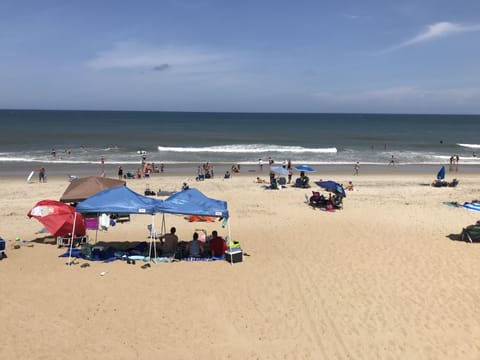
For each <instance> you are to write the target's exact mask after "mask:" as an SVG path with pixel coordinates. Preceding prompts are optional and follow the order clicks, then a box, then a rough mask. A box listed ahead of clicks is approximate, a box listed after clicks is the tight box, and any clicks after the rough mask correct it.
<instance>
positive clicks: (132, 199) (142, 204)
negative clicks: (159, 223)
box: [76, 186, 162, 258]
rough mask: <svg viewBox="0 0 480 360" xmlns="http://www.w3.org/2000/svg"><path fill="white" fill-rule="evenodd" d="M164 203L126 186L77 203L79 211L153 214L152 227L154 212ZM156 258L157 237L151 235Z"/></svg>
mask: <svg viewBox="0 0 480 360" xmlns="http://www.w3.org/2000/svg"><path fill="white" fill-rule="evenodd" d="M159 203H162V201H161V200H157V199H153V198H149V197H146V196H143V195H140V194H137V193H136V192H134V191H133V190H131V189H129V188H128V187H126V186H120V187H116V188H111V189H107V190H104V191H101V192H99V193H97V194H95V195H93V196H91V197H89V198H88V199H86V200H84V201H82V202H80V203H78V204H77V206H76V209H77V211H78V212H79V213H83V214H84V213H91V214H92V213H93V214H103V213H105V214H120V215H125V214H128V215H130V214H147V215H152V227H153V228H155V226H154V216H153V215H154V214H155V213H156V206H158V204H159ZM152 246H153V252H154V257H155V258H156V257H157V256H156V246H155V238H154V237H152V236H151V241H150V255H151V253H152Z"/></svg>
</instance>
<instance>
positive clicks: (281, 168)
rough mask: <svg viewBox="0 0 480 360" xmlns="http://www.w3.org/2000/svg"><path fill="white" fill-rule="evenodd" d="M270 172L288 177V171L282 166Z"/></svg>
mask: <svg viewBox="0 0 480 360" xmlns="http://www.w3.org/2000/svg"><path fill="white" fill-rule="evenodd" d="M270 170H272V171H273V172H274V173H277V174H280V175H288V170H287V169H285V168H284V167H281V166H272V167H270Z"/></svg>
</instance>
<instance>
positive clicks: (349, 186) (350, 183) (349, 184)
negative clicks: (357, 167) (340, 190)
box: [347, 181, 353, 191]
mask: <svg viewBox="0 0 480 360" xmlns="http://www.w3.org/2000/svg"><path fill="white" fill-rule="evenodd" d="M347 190H348V191H353V183H352V182H351V181H349V182H348V186H347Z"/></svg>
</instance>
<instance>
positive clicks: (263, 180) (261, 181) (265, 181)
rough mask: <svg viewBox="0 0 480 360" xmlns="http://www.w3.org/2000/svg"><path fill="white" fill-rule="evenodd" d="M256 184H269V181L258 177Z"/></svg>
mask: <svg viewBox="0 0 480 360" xmlns="http://www.w3.org/2000/svg"><path fill="white" fill-rule="evenodd" d="M256 182H257V183H259V184H268V181H267V180H265V179H261V178H260V176H257V179H256Z"/></svg>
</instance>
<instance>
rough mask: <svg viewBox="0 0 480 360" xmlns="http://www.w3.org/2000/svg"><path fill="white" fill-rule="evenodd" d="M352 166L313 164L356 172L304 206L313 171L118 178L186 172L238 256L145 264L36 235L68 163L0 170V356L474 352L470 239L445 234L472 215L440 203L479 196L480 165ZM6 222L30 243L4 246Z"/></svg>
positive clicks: (143, 237)
mask: <svg viewBox="0 0 480 360" xmlns="http://www.w3.org/2000/svg"><path fill="white" fill-rule="evenodd" d="M352 169H353V168H352ZM352 172H353V170H350V167H349V169H348V171H342V172H338V173H333V172H332V173H317V174H313V176H311V179H312V180H318V179H320V178H323V179H332V180H336V181H338V182H341V183H344V184H346V183H348V181H350V180H351V181H353V182H354V184H355V190H354V191H350V192H348V193H347V198H346V199H345V200H344V209H342V210H339V211H336V212H325V211H321V210H318V209H313V208H312V207H310V206H308V205H307V204H305V195H308V196H309V195H310V194H311V191H312V190H318V189H319V188H318V187H316V186H315V185H313V187H312V188H311V189H297V188H291V187H288V188H286V189H282V190H278V191H275V190H264V189H263V188H262V185H261V184H257V183H255V181H254V180H255V178H256V176H259V175H263V176H262V177H263V178H266V179H268V174H267V173H266V172H265V173H263V174H258V173H245V174H240V175H235V176H233V177H232V178H231V179H228V180H225V179H223V178H221V177H216V178H214V179H210V180H206V181H202V182H195V181H194V180H193V179H192V177H189V176H188V175H187V174H177V175H175V174H169V175H160V174H154V176H153V177H152V178H151V179H149V180H128V182H127V185H128V186H129V187H130V188H131V189H133V190H135V191H137V192H139V193H143V191H144V190H145V188H146V186H147V184H148V185H149V187H150V188H151V189H152V190H154V191H158V189H162V190H165V191H168V190H179V189H180V187H181V185H182V183H183V182H184V181H186V182H188V183H189V185H190V186H191V187H195V188H197V189H199V190H200V191H202V192H203V193H204V194H205V195H207V196H209V197H212V198H217V199H221V200H226V201H227V202H228V208H229V211H230V215H231V218H230V230H231V236H232V239H234V240H238V241H240V242H241V244H242V247H243V249H244V252H246V253H248V254H249V255H250V256H245V257H244V261H243V262H241V263H236V264H233V265H231V264H230V263H228V262H226V261H215V262H176V263H169V264H167V263H158V264H152V266H151V267H150V268H147V269H143V268H142V267H141V266H142V263H140V262H137V263H136V264H135V265H127V264H126V263H125V262H123V261H114V262H111V263H102V262H90V266H89V267H85V268H82V267H81V266H80V265H81V264H83V263H85V262H86V261H84V260H80V261H79V264H76V265H71V266H68V265H66V261H67V259H66V258H62V257H59V255H60V254H62V253H64V252H65V248H58V247H57V246H56V244H54V243H52V242H51V241H52V240H51V239H48V238H46V239H44V238H43V237H44V236H45V234H40V235H39V234H35V232H36V231H38V230H39V229H41V228H42V226H41V224H40V223H39V222H38V221H37V220H35V219H28V218H27V215H26V214H27V212H28V211H29V210H30V209H31V208H32V207H33V206H34V205H35V203H36V202H37V201H39V200H43V199H53V200H58V199H59V198H60V196H61V195H62V193H63V191H64V190H65V189H66V187H67V186H68V181H67V177H66V176H50V177H49V178H48V182H47V183H43V184H40V183H38V182H34V183H32V184H27V182H26V180H25V178H24V177H17V176H15V177H2V178H0V198H1V199H2V200H3V201H2V207H1V210H0V236H1V237H3V238H4V239H5V240H6V241H7V255H8V258H6V259H3V260H2V261H0V289H1V292H0V294H1V295H0V334H1V338H0V339H1V340H0V358H1V359H30V360H31V359H64V358H69V359H115V360H118V359H147V358H162V359H366V360H367V359H368V360H372V359H402V360H404V359H417V360H421V359H479V358H480V307H479V306H478V304H479V303H480V282H479V280H478V278H479V275H478V273H479V259H480V245H479V244H470V243H465V242H462V241H458V240H455V239H456V237H455V235H458V234H459V233H460V232H461V230H462V228H463V227H465V226H467V225H470V224H473V223H475V222H476V221H477V220H479V219H480V214H478V213H474V212H469V211H467V210H464V209H461V208H455V207H451V206H446V205H444V204H442V203H443V202H448V201H458V202H465V201H471V200H473V199H476V198H478V197H479V195H480V194H479V190H480V175H478V174H476V173H475V172H474V171H470V172H468V173H465V174H464V173H462V172H459V173H455V174H450V173H449V174H448V175H447V177H448V178H451V177H456V178H458V179H459V180H460V184H459V185H458V186H457V187H455V188H434V187H432V186H430V183H431V181H432V180H433V178H434V174H432V173H431V172H421V171H415V172H408V171H404V170H403V169H402V168H401V167H399V168H396V169H388V168H385V169H384V170H383V171H372V172H368V171H365V170H364V168H362V169H361V171H360V175H359V176H353V175H352ZM452 175H454V176H452ZM35 180H36V178H35ZM161 219H162V217H161V215H156V216H155V221H156V222H158V223H160V222H161ZM165 219H166V226H167V229H168V228H170V226H176V228H177V233H178V235H179V237H180V240H190V239H191V236H192V233H193V232H194V231H195V229H198V228H200V229H206V230H207V231H208V232H211V231H212V230H214V229H216V230H218V231H219V233H220V235H222V236H225V235H227V230H226V229H224V228H222V227H221V226H220V225H221V223H219V222H215V223H189V222H188V221H186V220H184V219H183V217H182V216H175V215H166V216H165ZM150 222H151V216H147V215H145V216H143V215H132V217H131V222H130V223H126V224H117V225H116V226H115V227H112V228H110V229H109V230H108V232H100V233H99V234H98V241H102V242H128V241H130V242H133V241H147V240H148V238H147V236H148V231H147V225H148V224H149V223H150ZM89 235H90V239H91V240H92V239H94V238H95V232H91V231H90V232H89ZM17 236H18V237H19V238H20V239H22V240H28V242H20V244H21V247H20V248H19V249H14V248H13V245H15V244H18V243H19V242H16V241H15V238H16V237H17ZM37 238H38V239H37ZM49 241H50V242H49ZM29 245H30V246H29ZM31 245H33V247H32V246H31ZM101 273H104V276H101Z"/></svg>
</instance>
